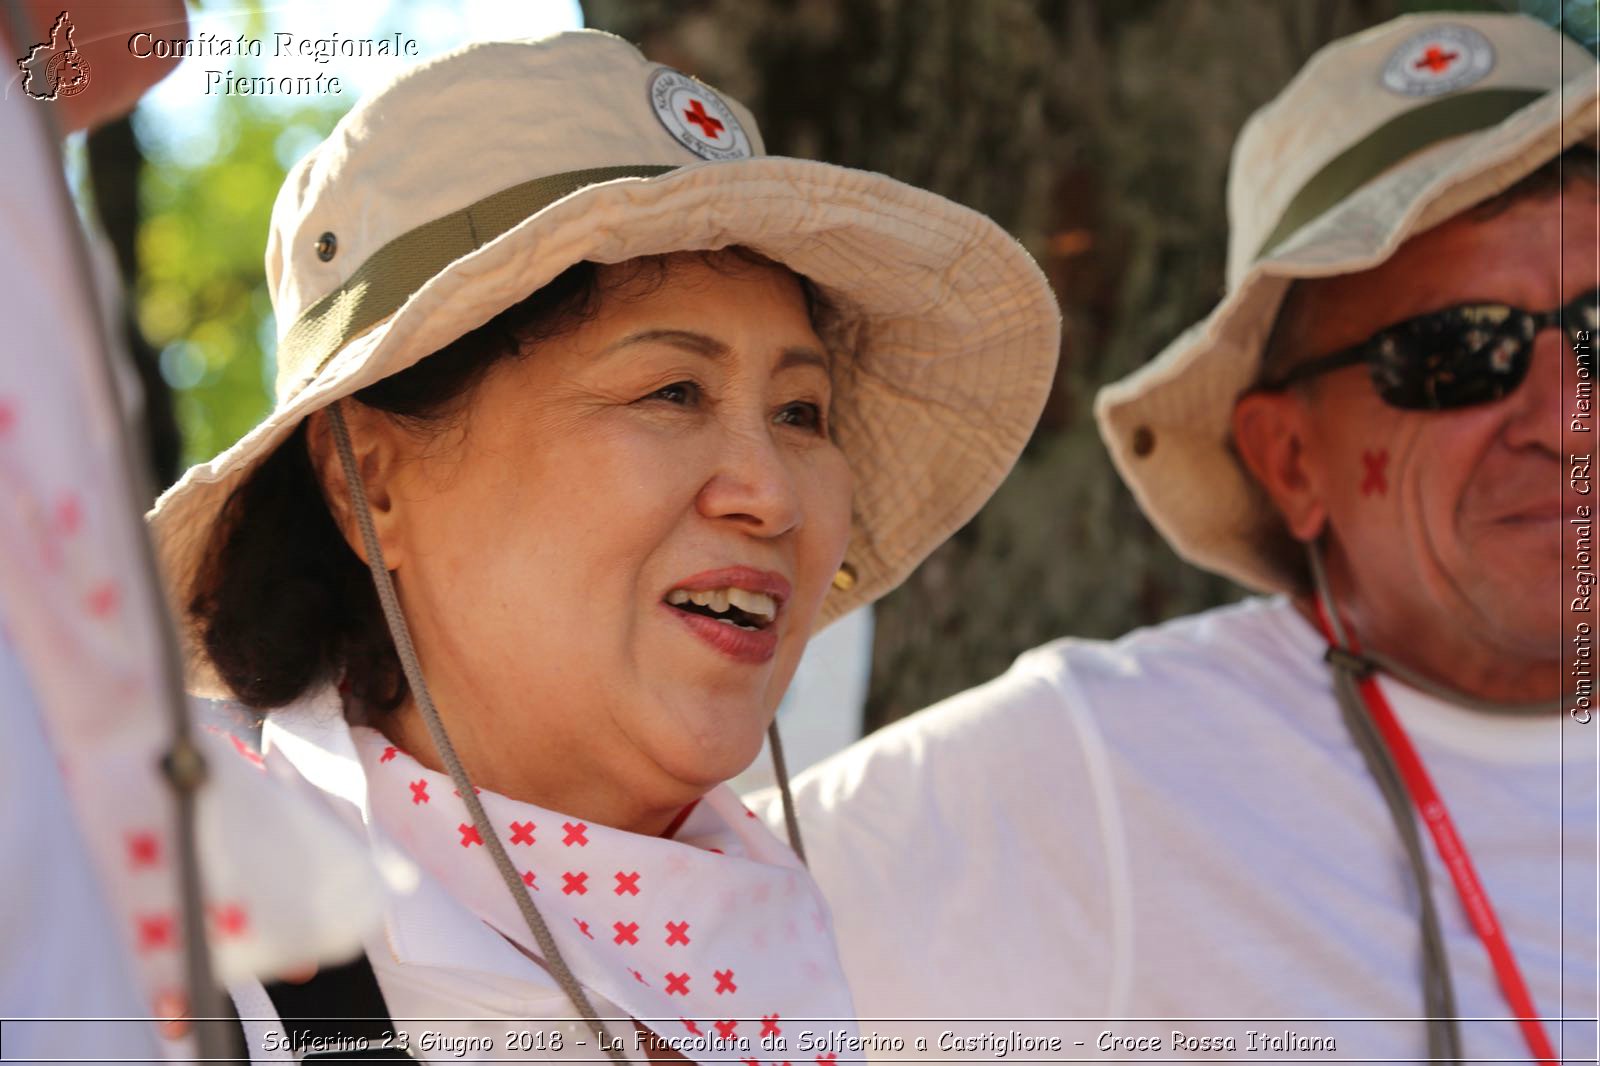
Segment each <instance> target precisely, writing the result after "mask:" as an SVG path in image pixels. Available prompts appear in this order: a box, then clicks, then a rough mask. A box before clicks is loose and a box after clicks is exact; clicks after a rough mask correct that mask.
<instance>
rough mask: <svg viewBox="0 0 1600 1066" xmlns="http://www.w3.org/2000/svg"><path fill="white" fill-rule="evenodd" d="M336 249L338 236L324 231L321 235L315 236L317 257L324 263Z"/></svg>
mask: <svg viewBox="0 0 1600 1066" xmlns="http://www.w3.org/2000/svg"><path fill="white" fill-rule="evenodd" d="M338 250H339V238H337V237H335V236H334V235H333V234H332V233H324V234H323V235H322V236H320V237H318V238H317V258H318V259H320V260H322V261H323V262H324V263H326V262H327V261H328V260H330V259H332V258H333V256H334V253H335V252H337V251H338Z"/></svg>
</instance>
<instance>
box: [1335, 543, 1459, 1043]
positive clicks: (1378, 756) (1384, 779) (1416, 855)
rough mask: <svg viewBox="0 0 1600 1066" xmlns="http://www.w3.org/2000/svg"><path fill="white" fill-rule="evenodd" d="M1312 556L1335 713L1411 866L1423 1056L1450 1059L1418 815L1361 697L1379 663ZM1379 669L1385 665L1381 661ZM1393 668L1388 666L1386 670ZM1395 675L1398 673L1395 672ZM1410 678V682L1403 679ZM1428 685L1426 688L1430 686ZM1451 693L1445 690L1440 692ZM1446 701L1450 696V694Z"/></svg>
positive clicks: (1452, 1006)
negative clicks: (1355, 643) (1329, 637)
mask: <svg viewBox="0 0 1600 1066" xmlns="http://www.w3.org/2000/svg"><path fill="white" fill-rule="evenodd" d="M1306 554H1307V556H1308V557H1309V559H1310V562H1311V580H1312V583H1313V584H1314V585H1315V586H1316V590H1317V596H1318V598H1319V599H1320V600H1321V601H1322V604H1323V613H1324V614H1325V615H1326V616H1327V619H1328V629H1329V631H1330V632H1332V634H1333V640H1334V643H1333V644H1331V645H1329V647H1328V654H1327V656H1326V658H1327V661H1328V665H1329V667H1331V668H1332V670H1333V692H1334V697H1335V698H1336V699H1337V700H1338V703H1339V714H1340V717H1341V718H1343V719H1344V726H1345V729H1346V730H1347V731H1348V732H1349V733H1350V739H1351V740H1352V741H1353V742H1354V743H1355V746H1356V750H1357V751H1359V752H1361V757H1362V759H1363V760H1364V761H1365V762H1366V764H1367V771H1368V772H1369V773H1370V774H1371V775H1372V777H1373V780H1374V781H1376V782H1377V784H1378V790H1379V791H1380V792H1381V793H1382V794H1383V799H1384V803H1385V804H1386V805H1387V806H1388V808H1389V816H1390V818H1391V819H1393V821H1394V827H1395V829H1396V830H1397V831H1398V832H1399V834H1400V842H1401V844H1403V845H1404V846H1405V852H1406V858H1407V860H1408V862H1409V865H1410V866H1411V876H1412V880H1413V882H1414V883H1415V885H1416V890H1417V901H1418V904H1419V906H1420V908H1421V914H1420V915H1419V920H1420V924H1421V926H1422V1000H1423V1007H1424V1010H1425V1011H1426V1013H1427V1019H1428V1058H1429V1060H1430V1061H1432V1062H1435V1063H1451V1062H1455V1061H1456V1060H1458V1059H1460V1057H1461V1034H1460V1030H1459V1027H1458V1026H1457V1024H1456V997H1455V989H1454V987H1453V986H1452V985H1451V983H1450V959H1449V957H1448V956H1447V955H1446V953H1445V945H1444V936H1443V934H1442V933H1441V932H1440V931H1439V914H1438V911H1437V910H1436V909H1435V907H1434V903H1433V890H1432V887H1431V885H1430V883H1429V880H1430V879H1429V877H1428V864H1427V861H1426V860H1425V859H1424V857H1423V853H1422V840H1421V837H1420V836H1419V834H1418V833H1417V821H1416V818H1415V816H1414V815H1413V813H1412V810H1411V801H1410V797H1409V796H1408V795H1407V794H1406V788H1405V783H1404V782H1403V781H1402V780H1401V778H1400V771H1399V769H1398V768H1397V767H1396V766H1395V763H1394V756H1393V755H1391V754H1390V752H1389V747H1388V745H1386V744H1385V743H1384V742H1383V738H1382V737H1381V736H1379V734H1378V727H1377V725H1376V723H1374V722H1373V720H1372V716H1371V715H1370V714H1368V713H1367V708H1366V705H1365V704H1364V703H1363V702H1362V700H1361V692H1360V689H1359V687H1358V686H1359V684H1360V680H1361V679H1362V678H1363V677H1366V676H1367V675H1368V674H1370V673H1372V671H1373V670H1374V669H1375V668H1376V667H1378V666H1379V665H1381V664H1380V663H1379V662H1378V660H1377V658H1376V657H1374V656H1373V655H1372V654H1371V653H1366V654H1361V653H1357V652H1354V651H1352V650H1351V649H1350V640H1349V637H1348V636H1347V635H1346V633H1345V629H1344V622H1343V620H1342V619H1341V618H1340V617H1339V609H1338V606H1337V605H1336V604H1335V603H1334V600H1333V593H1332V592H1331V590H1330V589H1329V588H1328V575H1327V573H1326V571H1325V570H1324V569H1323V565H1322V551H1321V544H1320V540H1315V541H1311V542H1309V543H1308V544H1307V545H1306ZM1383 668H1384V669H1389V667H1388V666H1384V667H1383ZM1391 672H1393V671H1391ZM1397 676H1398V675H1397ZM1408 683H1409V682H1408ZM1432 690H1433V686H1430V688H1429V690H1428V691H1432ZM1441 698H1444V699H1450V697H1449V696H1444V697H1441ZM1451 702H1454V701H1453V700H1452V701H1451Z"/></svg>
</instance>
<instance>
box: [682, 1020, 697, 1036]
mask: <svg viewBox="0 0 1600 1066" xmlns="http://www.w3.org/2000/svg"><path fill="white" fill-rule="evenodd" d="M678 1020H679V1021H680V1022H682V1023H683V1027H684V1028H685V1029H687V1030H689V1032H691V1033H693V1034H694V1035H695V1036H699V1035H700V1027H699V1026H698V1025H696V1024H694V1020H693V1019H692V1018H679V1019H678Z"/></svg>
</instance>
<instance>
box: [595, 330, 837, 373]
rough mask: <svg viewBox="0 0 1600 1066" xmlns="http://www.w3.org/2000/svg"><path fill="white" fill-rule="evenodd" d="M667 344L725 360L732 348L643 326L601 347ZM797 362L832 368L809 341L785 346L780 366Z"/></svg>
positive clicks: (689, 333)
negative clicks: (809, 344) (808, 343)
mask: <svg viewBox="0 0 1600 1066" xmlns="http://www.w3.org/2000/svg"><path fill="white" fill-rule="evenodd" d="M651 343H653V344H667V345H671V346H672V347H674V348H681V349H683V350H684V351H686V352H689V353H691V354H694V355H703V356H705V357H706V358H707V359H713V360H718V361H720V360H725V359H727V357H728V353H729V351H730V349H729V348H728V346H727V345H726V344H724V343H722V342H721V341H719V340H717V339H716V338H715V337H712V336H709V335H707V334H704V333H696V332H695V331H693V330H688V329H642V330H639V331H638V332H636V333H630V334H628V335H627V336H626V337H623V338H622V339H621V340H617V341H613V342H612V343H611V344H608V345H607V346H606V347H605V348H604V349H602V350H601V352H600V356H601V357H602V358H603V357H605V356H608V355H611V354H613V353H615V352H618V351H621V350H622V349H624V348H629V347H632V346H633V345H635V344H651ZM793 366H814V367H817V368H818V369H820V370H822V371H823V372H825V373H826V372H828V371H830V370H831V364H830V361H829V359H828V356H827V354H826V353H824V352H823V351H822V350H821V349H819V348H812V347H809V346H806V345H800V346H795V347H789V348H785V349H783V353H782V355H780V356H779V358H778V365H777V367H776V369H778V370H787V369H789V368H790V367H793Z"/></svg>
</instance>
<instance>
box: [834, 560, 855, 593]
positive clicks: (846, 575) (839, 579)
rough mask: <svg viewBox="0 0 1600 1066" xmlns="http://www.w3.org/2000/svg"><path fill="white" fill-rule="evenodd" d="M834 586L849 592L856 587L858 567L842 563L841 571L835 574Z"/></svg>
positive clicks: (841, 590)
mask: <svg viewBox="0 0 1600 1066" xmlns="http://www.w3.org/2000/svg"><path fill="white" fill-rule="evenodd" d="M833 587H834V588H836V589H838V590H839V591H840V592H849V591H850V590H851V589H853V588H855V587H856V568H855V567H853V566H851V565H850V564H849V563H840V564H839V572H838V573H837V574H834V575H833Z"/></svg>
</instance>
